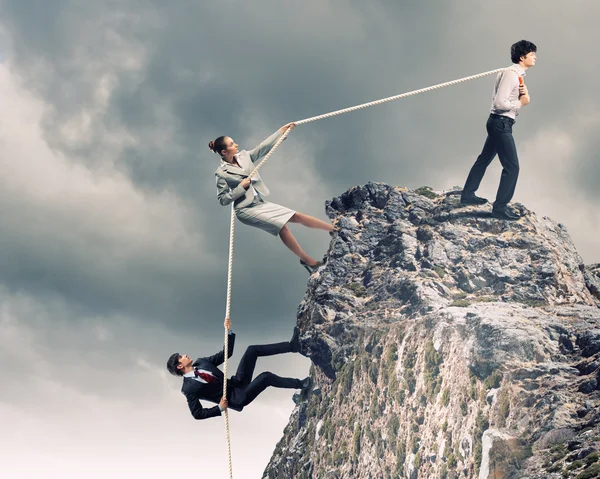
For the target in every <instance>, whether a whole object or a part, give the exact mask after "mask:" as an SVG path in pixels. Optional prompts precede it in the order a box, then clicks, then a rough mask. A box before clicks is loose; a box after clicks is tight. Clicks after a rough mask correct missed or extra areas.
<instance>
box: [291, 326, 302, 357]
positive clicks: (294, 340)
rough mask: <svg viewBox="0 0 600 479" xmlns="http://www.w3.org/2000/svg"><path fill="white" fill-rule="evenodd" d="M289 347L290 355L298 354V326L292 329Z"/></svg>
mask: <svg viewBox="0 0 600 479" xmlns="http://www.w3.org/2000/svg"><path fill="white" fill-rule="evenodd" d="M290 346H291V348H292V353H299V352H300V328H298V326H296V327H294V334H293V335H292V339H290Z"/></svg>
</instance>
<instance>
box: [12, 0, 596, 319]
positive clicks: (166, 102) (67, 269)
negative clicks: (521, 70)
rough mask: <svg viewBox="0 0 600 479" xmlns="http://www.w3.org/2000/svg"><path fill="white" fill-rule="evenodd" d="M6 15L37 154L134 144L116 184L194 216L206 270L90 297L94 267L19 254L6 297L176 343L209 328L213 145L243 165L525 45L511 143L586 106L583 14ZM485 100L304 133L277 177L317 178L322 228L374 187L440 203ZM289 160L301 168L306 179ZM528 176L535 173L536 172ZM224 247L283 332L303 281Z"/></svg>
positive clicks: (426, 98) (103, 285) (281, 254)
mask: <svg viewBox="0 0 600 479" xmlns="http://www.w3.org/2000/svg"><path fill="white" fill-rule="evenodd" d="M2 5H3V9H2V10H3V13H4V15H3V23H4V26H5V28H6V29H7V30H8V31H9V33H10V35H11V37H12V45H13V51H12V54H11V57H12V60H13V62H14V65H15V66H16V68H17V69H18V71H19V72H20V73H21V75H22V76H23V77H24V78H25V79H26V82H27V85H28V86H29V88H31V89H32V90H33V91H35V92H37V93H38V94H39V95H40V96H41V98H43V100H44V101H45V102H47V103H48V105H49V106H50V108H49V109H48V110H47V112H46V114H45V119H44V128H45V137H46V140H47V141H48V142H49V144H51V145H52V146H53V147H54V148H55V149H56V150H58V151H62V152H64V153H65V154H66V155H67V158H70V159H71V161H75V162H82V163H84V164H86V165H88V166H89V167H90V168H92V169H93V168H95V167H98V166H101V165H102V163H103V162H104V161H105V160H104V159H103V156H102V155H101V154H99V153H100V152H102V151H103V149H104V148H106V145H107V144H108V141H109V138H110V135H111V134H114V133H116V132H124V133H126V134H127V135H129V136H130V137H132V138H134V139H135V140H136V141H135V142H134V143H132V144H130V145H128V146H126V147H124V148H123V149H122V150H121V151H119V153H118V159H117V160H116V165H117V168H118V169H121V170H122V171H124V172H126V174H127V175H129V176H130V177H131V178H132V181H133V182H134V184H135V185H137V186H138V187H139V188H141V189H142V190H148V191H155V192H160V191H162V190H168V191H171V192H173V193H174V194H176V195H179V196H180V197H182V198H184V199H185V201H187V202H189V204H194V205H196V208H197V210H196V211H197V212H196V213H194V212H193V211H192V213H191V215H190V217H189V218H188V219H189V221H190V224H189V227H190V230H192V231H197V232H198V233H199V234H201V235H203V237H204V239H205V242H204V243H203V248H204V249H205V252H208V253H209V254H210V255H212V256H213V258H216V261H215V262H214V263H212V264H202V263H201V262H200V260H199V259H198V258H197V257H196V258H190V261H191V262H192V264H191V265H190V264H185V265H184V266H182V267H181V268H179V267H173V268H169V267H168V266H166V265H165V264H161V262H163V261H170V260H171V258H165V259H161V258H146V259H145V260H144V261H146V262H147V264H139V265H137V266H136V267H134V268H130V267H128V266H127V267H124V268H123V275H122V276H121V275H117V276H115V277H114V283H113V282H108V281H107V279H106V278H107V276H106V275H104V276H102V275H100V279H98V274H99V272H98V270H97V268H96V267H94V266H93V262H90V263H89V264H87V268H89V270H87V271H80V272H79V273H73V271H76V270H77V269H78V268H79V269H80V268H81V267H82V263H81V262H78V261H75V260H72V258H71V259H70V258H69V257H65V258H64V259H63V260H62V261H55V262H37V261H36V262H30V263H29V264H28V263H27V259H26V258H28V257H30V255H28V254H27V251H26V250H23V249H22V248H21V249H20V248H19V245H18V244H11V243H7V246H6V248H5V249H10V250H12V251H22V253H21V254H20V255H19V257H20V258H21V261H22V263H20V264H21V265H22V264H23V262H24V264H25V267H21V268H20V269H19V274H13V275H11V274H10V271H17V267H16V266H15V265H14V264H12V263H11V261H13V259H11V258H10V257H5V258H3V263H4V264H5V265H6V266H7V268H6V270H5V273H4V274H5V275H6V276H5V279H6V281H7V282H8V283H14V287H17V288H18V287H25V288H31V290H32V291H38V292H39V291H43V290H45V289H51V288H52V287H54V288H56V289H57V290H58V292H59V293H60V294H63V295H65V296H67V297H72V298H73V300H74V301H81V302H83V303H85V304H88V305H89V307H90V308H91V309H103V308H115V309H116V310H121V309H122V310H126V311H129V312H131V313H132V314H139V315H140V316H143V315H146V314H150V315H152V316H158V317H164V318H165V319H164V320H165V321H174V322H175V323H177V321H182V324H191V321H192V319H191V318H193V317H194V316H195V315H196V314H197V313H198V312H199V311H202V312H203V314H206V315H208V316H211V317H212V316H214V315H217V316H219V315H221V314H222V309H223V306H222V304H221V302H222V301H221V299H222V296H223V292H222V290H223V289H224V286H225V284H224V277H225V276H224V275H225V273H226V272H225V271H224V269H225V265H226V254H227V248H226V243H227V227H228V220H227V218H228V213H229V211H228V208H222V207H220V206H219V205H218V204H217V203H216V200H215V191H214V180H213V175H212V172H213V170H214V168H215V166H216V165H217V158H216V156H215V155H212V154H211V153H210V152H209V151H208V149H207V148H206V143H207V142H208V141H209V140H210V139H213V138H214V137H216V136H218V135H221V134H228V135H231V136H234V137H235V138H236V140H237V141H238V142H239V143H240V144H242V146H246V147H252V146H254V144H255V143H256V142H258V141H260V139H261V138H263V137H265V136H267V135H268V134H270V133H271V132H272V131H274V130H275V128H277V127H279V126H280V125H281V124H283V123H285V122H287V121H290V120H294V119H301V118H304V117H308V116H312V115H315V114H320V113H323V112H326V111H330V110H335V109H338V108H343V107H346V106H351V105H353V104H357V103H362V102H365V101H370V100H374V99H377V98H381V97H386V96H390V95H394V94H397V93H401V92H404V91H409V90H413V89H417V88H421V87H424V86H428V85H431V84H435V83H438V82H443V81H447V80H451V79H455V78H459V77H462V76H466V75H470V74H474V73H478V72H480V71H486V70H490V69H493V68H497V67H501V66H507V65H508V64H509V63H510V60H509V55H508V51H509V46H510V44H511V43H513V42H514V41H516V40H518V39H520V38H523V37H525V38H528V39H531V40H533V41H534V42H536V43H537V44H538V46H539V62H538V66H536V67H535V68H534V69H532V70H530V72H529V75H528V77H527V81H528V84H529V86H530V89H531V91H532V98H533V101H532V104H531V105H530V106H529V107H528V108H527V109H525V110H524V111H523V113H522V116H521V117H520V118H519V122H518V124H517V126H516V129H517V132H516V134H517V135H518V140H519V141H520V142H521V144H523V143H524V142H525V141H526V138H527V137H529V136H534V135H536V134H537V133H538V132H540V131H542V130H544V129H545V128H549V127H555V126H556V125H559V126H561V127H564V129H565V130H566V131H567V132H568V131H569V128H576V125H575V124H574V123H572V122H569V121H568V119H569V118H571V117H572V116H573V115H574V114H575V113H576V112H578V111H583V110H587V111H590V112H593V111H594V106H596V105H597V100H596V97H595V94H594V91H595V89H596V87H595V81H594V78H595V77H594V75H595V73H596V70H597V65H595V64H593V62H591V61H589V58H591V56H592V54H593V51H592V48H593V42H592V39H593V28H594V24H593V21H592V20H591V18H592V17H593V15H590V8H591V9H596V10H597V9H598V7H597V6H592V7H590V6H589V5H588V7H587V8H586V9H584V8H583V7H584V5H583V4H576V5H570V6H564V7H558V6H557V7H553V8H547V4H546V3H544V2H541V1H540V2H533V3H531V2H530V3H528V4H527V5H526V6H524V5H523V3H522V2H510V1H509V2H506V3H505V4H503V8H506V10H507V11H513V10H514V12H515V14H514V18H513V19H512V20H511V21H510V22H505V21H503V22H499V21H498V20H497V15H496V14H497V11H496V7H495V6H493V5H490V6H485V5H480V6H478V7H477V8H476V9H475V8H473V5H472V4H471V3H470V2H462V3H458V4H448V3H447V2H435V3H431V2H429V3H428V4H422V3H418V2H408V3H404V4H398V3H397V2H375V3H371V4H369V5H365V4H363V3H362V2H354V3H350V4H348V3H347V2H325V3H324V2H311V3H310V4H306V3H302V4H297V5H296V4H282V3H281V2H274V1H270V2H259V3H258V4H257V3H253V4H248V3H244V2H219V3H214V2H192V1H187V2H178V3H177V4H176V5H175V4H168V5H167V4H165V3H163V2H141V3H140V2H100V3H92V4H83V3H80V2H71V1H67V0H63V1H61V2H60V3H58V2H32V1H30V2H28V1H18V2H17V1H12V2H7V1H5V2H3V3H2ZM542 7H546V8H542ZM517 12H521V13H520V14H519V13H517ZM574 25H577V28H576V29H575V28H574ZM103 75H106V76H108V77H109V78H113V81H114V85H113V87H112V89H111V90H110V94H109V96H108V99H107V101H106V104H105V105H104V106H103V107H102V108H101V109H99V110H94V105H96V103H97V90H98V86H99V79H100V78H101V77H102V76H103ZM492 84H493V77H488V78H486V79H482V80H477V81H474V82H470V83H467V84H464V85H459V86H456V87H452V88H448V89H444V90H441V91H436V92H432V93H428V94H425V95H420V96H418V97H413V98H408V99H405V100H401V101H399V102H395V103H392V104H388V105H384V106H378V107H374V108H371V109H368V110H363V111H360V112H357V113H353V114H350V115H345V116H342V117H337V118H332V119H327V120H323V121H322V122H319V123H314V124H310V125H307V126H302V127H299V128H298V129H297V130H295V131H294V132H293V134H292V135H293V138H292V139H291V141H290V142H288V143H289V144H288V145H285V146H284V147H282V151H281V152H279V154H278V156H276V157H275V158H277V159H274V160H273V161H278V162H281V165H283V166H281V167H282V168H284V169H285V170H288V173H287V174H288V175H289V176H290V177H293V176H294V170H295V169H297V168H305V169H307V170H309V171H314V174H315V175H317V176H316V177H318V178H319V181H321V182H322V183H323V191H324V193H325V196H324V197H322V198H314V199H312V198H311V200H310V202H309V203H307V205H306V207H307V209H308V212H310V213H312V214H315V215H317V216H320V217H323V215H322V204H323V201H324V200H326V199H328V198H330V197H332V196H334V195H337V194H339V193H340V192H341V191H343V190H345V189H346V188H347V187H349V186H351V185H354V184H362V183H365V182H367V181H369V180H379V181H386V182H390V183H395V184H399V185H407V186H410V187H416V186H420V185H422V184H428V185H431V186H433V187H434V188H438V189H441V188H445V187H449V186H452V185H451V184H447V178H448V177H460V176H464V175H465V174H466V172H467V170H468V168H469V167H470V164H471V162H472V161H473V159H474V158H475V156H476V155H477V153H478V152H479V150H480V148H481V145H482V143H483V140H484V134H485V132H484V127H483V125H484V121H485V117H486V115H487V109H488V107H489V103H490V97H491V89H492ZM571 92H572V93H571ZM82 110H84V111H85V110H89V111H91V113H89V114H90V115H91V118H92V120H91V125H92V126H91V130H90V134H89V138H88V139H87V140H86V141H85V142H80V143H78V142H75V143H74V142H72V141H70V140H69V139H68V138H66V137H65V133H64V132H63V130H62V128H63V126H64V124H65V123H68V122H69V120H72V119H73V118H74V117H75V118H76V117H77V115H78V114H80V113H81V111H82ZM574 133H576V132H574ZM163 137H164V138H163ZM158 138H160V141H159V140H158ZM578 141H579V142H580V144H579V147H578V149H577V157H576V158H572V159H570V160H569V161H573V163H574V164H575V165H579V166H577V167H575V168H574V169H573V177H578V178H581V179H580V180H578V181H579V183H578V184H577V186H576V187H577V188H578V189H579V190H580V191H584V192H586V193H585V195H587V196H584V198H587V201H590V202H592V201H593V200H594V199H595V195H596V190H595V188H594V182H593V181H591V180H590V178H594V177H597V175H598V163H597V162H594V161H589V159H590V158H595V157H596V156H595V155H594V153H595V151H597V144H596V143H594V141H593V140H592V139H591V138H589V137H588V136H581V135H579V136H578ZM294 142H296V143H294ZM294 144H296V145H298V144H300V145H302V146H303V148H304V151H306V152H307V154H306V155H305V156H304V158H303V163H301V164H298V162H297V161H296V159H297V158H296V157H295V156H294V152H295V151H296V150H295V149H294V148H293V145H294ZM529 160H530V161H539V163H540V164H541V165H543V159H541V158H540V159H538V158H529ZM273 168H274V167H270V166H269V167H267V168H266V169H265V170H264V176H265V177H266V178H268V182H269V185H270V186H271V189H272V190H273V191H274V196H273V200H274V201H277V202H281V203H283V204H288V205H290V206H292V207H294V204H298V201H297V198H298V197H299V196H300V195H302V194H303V193H302V191H281V190H278V189H277V186H276V184H277V177H273V175H270V174H269V171H273ZM578 170H585V171H586V173H585V174H583V175H580V174H579V173H577V171H578ZM578 175H579V176H578ZM523 181H525V180H524V179H523ZM530 181H531V180H530ZM517 196H518V192H517ZM517 199H518V198H517ZM557 219H559V220H560V218H557ZM157 227H159V225H157ZM238 235H240V238H242V239H241V240H240V242H239V244H238V246H237V248H238V249H237V250H236V262H235V276H234V278H235V281H236V283H235V285H236V289H235V295H234V302H235V304H236V305H237V304H238V303H239V304H240V306H239V307H238V311H239V310H240V309H241V310H242V311H243V314H247V315H248V317H249V318H252V319H251V321H253V322H256V323H259V324H268V323H269V322H272V321H275V319H276V318H279V317H284V316H285V317H288V316H289V317H290V318H291V317H293V315H294V310H295V305H296V304H297V302H298V299H299V298H300V297H301V295H302V292H303V290H304V284H305V283H304V281H305V280H306V278H305V277H304V276H302V271H300V270H299V266H298V265H297V261H296V260H295V259H294V258H293V257H290V256H289V253H288V252H287V251H286V250H285V248H284V247H283V246H282V245H281V244H280V243H279V240H278V239H277V238H272V237H268V236H265V235H264V233H261V232H255V231H245V230H244V228H243V226H241V225H239V224H238ZM320 235H321V233H317V232H314V234H312V233H311V234H309V235H306V236H304V237H303V238H305V243H303V244H304V245H305V247H306V248H307V249H308V250H310V252H311V253H312V254H314V255H317V253H320V252H321V251H323V250H324V248H325V247H326V244H327V243H326V239H325V240H323V238H322V237H321V236H320ZM42 251H43V249H42ZM106 254H107V255H110V254H111V252H110V251H106ZM67 256H68V255H67ZM23 258H25V259H23ZM131 261H134V260H133V259H131ZM194 262H196V263H194ZM84 264H85V263H84ZM157 270H158V273H157ZM53 271H55V272H62V273H61V274H56V275H55V276H56V277H57V278H60V279H59V280H56V279H52V272H53ZM40 275H42V279H39V276H40ZM103 278H104V279H103ZM121 283H124V284H125V285H126V286H125V287H120V286H119V284H121ZM282 285H284V286H282ZM273 291H278V293H277V294H272V292H273ZM265 311H267V312H266V313H265ZM167 317H168V319H167ZM178 318H187V319H178Z"/></svg>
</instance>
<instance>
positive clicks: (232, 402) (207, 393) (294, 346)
mask: <svg viewBox="0 0 600 479" xmlns="http://www.w3.org/2000/svg"><path fill="white" fill-rule="evenodd" d="M225 328H226V329H227V331H228V332H229V333H228V334H229V339H228V345H229V347H228V351H227V357H228V358H230V357H231V355H232V354H233V346H234V344H235V334H234V333H233V332H232V331H231V321H230V320H229V318H226V319H225ZM299 351H300V331H299V329H298V328H297V327H296V328H294V334H293V336H292V339H291V341H285V342H282V343H275V344H263V345H258V346H248V349H246V352H245V353H244V355H243V356H242V359H241V360H240V364H239V365H238V368H237V372H236V373H235V375H234V376H232V377H231V378H230V379H228V380H227V398H224V397H222V396H223V381H224V380H225V377H224V376H223V373H222V372H221V370H220V369H218V368H217V366H220V365H221V364H222V363H223V362H224V361H225V349H223V350H222V351H219V352H218V353H217V354H215V355H214V356H207V357H205V358H199V359H196V361H194V360H192V358H190V357H189V356H188V355H187V354H184V355H181V354H179V353H174V354H172V355H171V357H169V360H168V361H167V370H168V371H169V372H170V373H171V374H173V375H175V376H181V377H182V378H183V385H182V387H181V392H182V393H183V394H184V395H185V397H186V399H187V402H188V406H189V408H190V412H191V413H192V416H194V418H195V419H207V418H209V417H215V416H220V415H221V412H223V411H224V410H225V409H227V408H228V407H230V408H231V409H233V410H234V411H241V410H242V409H243V408H244V406H247V405H248V404H250V403H251V402H252V401H254V399H255V398H256V396H258V395H259V394H260V393H261V392H263V391H264V390H265V389H266V388H267V387H269V386H272V387H276V388H287V389H302V390H303V391H305V390H307V389H308V388H310V387H311V385H312V380H311V378H310V376H309V377H307V378H305V379H303V380H300V379H295V378H282V377H280V376H277V375H275V374H273V373H270V372H264V373H261V374H259V375H258V376H257V377H256V378H254V379H252V376H253V375H254V367H255V366H256V360H257V358H258V357H261V356H273V355H275V354H283V353H297V352H299ZM200 400H205V401H210V402H213V403H216V404H217V405H216V406H213V407H211V408H203V407H202V404H200Z"/></svg>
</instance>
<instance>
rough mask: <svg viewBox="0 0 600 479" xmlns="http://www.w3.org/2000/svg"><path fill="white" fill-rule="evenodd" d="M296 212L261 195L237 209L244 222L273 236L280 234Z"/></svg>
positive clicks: (239, 218) (239, 217)
mask: <svg viewBox="0 0 600 479" xmlns="http://www.w3.org/2000/svg"><path fill="white" fill-rule="evenodd" d="M295 214H296V212H295V211H294V210H290V209H289V208H286V207H285V206H281V205H276V204H275V203H269V202H268V201H265V200H263V199H262V198H261V197H260V196H255V197H254V201H253V202H252V203H251V204H250V205H248V206H244V207H243V208H240V209H236V210H235V215H236V216H237V218H238V220H240V221H241V222H242V223H244V224H245V225H248V226H254V227H255V228H260V229H261V230H263V231H266V232H267V233H271V234H272V235H273V236H277V235H279V232H280V231H281V228H283V227H284V226H285V225H286V223H287V222H288V221H289V220H290V218H291V217H292V216H294V215H295Z"/></svg>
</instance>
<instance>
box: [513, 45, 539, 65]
mask: <svg viewBox="0 0 600 479" xmlns="http://www.w3.org/2000/svg"><path fill="white" fill-rule="evenodd" d="M531 52H537V47H536V46H535V44H534V43H531V42H528V41H527V40H521V41H518V42H517V43H515V44H513V45H512V46H511V47H510V59H511V60H512V62H513V63H519V62H520V61H521V57H525V56H527V54H528V53H531Z"/></svg>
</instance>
